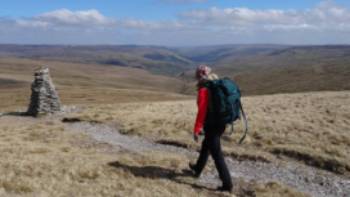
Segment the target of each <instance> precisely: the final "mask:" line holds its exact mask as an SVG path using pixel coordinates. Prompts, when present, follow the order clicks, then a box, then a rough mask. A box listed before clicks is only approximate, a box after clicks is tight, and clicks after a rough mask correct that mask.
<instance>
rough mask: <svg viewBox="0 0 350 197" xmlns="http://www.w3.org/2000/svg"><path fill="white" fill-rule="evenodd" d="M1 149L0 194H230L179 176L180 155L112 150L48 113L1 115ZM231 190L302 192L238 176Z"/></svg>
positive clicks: (182, 162)
mask: <svg viewBox="0 0 350 197" xmlns="http://www.w3.org/2000/svg"><path fill="white" fill-rule="evenodd" d="M0 151H1V154H0V161H1V165H0V196H152V197H153V196H162V197H163V196H235V195H234V194H228V193H219V192H215V191H213V190H210V189H206V188H205V187H202V186H200V185H198V184H197V183H196V181H195V179H193V178H190V177H184V176H182V173H181V172H182V169H185V168H186V167H187V162H188V159H187V158H186V157H185V156H184V155H179V154H175V153H165V152H140V153H137V154H135V153H130V152H127V151H124V150H118V149H114V148H112V147H111V146H110V145H108V144H103V143H97V142H95V141H92V140H91V139H90V138H88V137H87V136H84V135H81V134H77V133H75V132H72V131H69V130H66V127H65V126H64V125H63V123H61V122H60V121H59V120H54V119H51V118H41V119H32V118H27V117H16V116H3V117H1V118H0ZM271 184H272V185H271ZM235 191H236V192H235V193H236V194H237V195H238V196H247V194H255V195H257V196H268V194H269V193H270V194H272V193H273V194H275V196H301V195H302V194H300V193H298V192H295V191H293V190H290V189H288V188H286V187H284V186H281V185H279V184H275V183H268V184H258V183H245V182H243V181H242V183H240V187H238V188H236V189H235Z"/></svg>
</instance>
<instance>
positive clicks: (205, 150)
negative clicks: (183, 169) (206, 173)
mask: <svg viewBox="0 0 350 197" xmlns="http://www.w3.org/2000/svg"><path fill="white" fill-rule="evenodd" d="M208 157H209V147H208V139H207V137H205V138H204V140H203V142H202V148H201V151H200V154H199V157H198V160H197V163H196V165H194V166H193V168H194V170H195V173H196V175H197V176H199V175H200V174H201V173H202V171H203V169H204V167H205V164H206V163H207V161H208Z"/></svg>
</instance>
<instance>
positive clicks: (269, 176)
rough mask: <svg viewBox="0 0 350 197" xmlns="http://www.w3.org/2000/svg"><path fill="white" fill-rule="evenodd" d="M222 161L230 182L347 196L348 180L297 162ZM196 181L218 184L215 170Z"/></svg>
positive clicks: (112, 132) (115, 136) (109, 136)
mask: <svg viewBox="0 0 350 197" xmlns="http://www.w3.org/2000/svg"><path fill="white" fill-rule="evenodd" d="M66 127H68V128H69V130H74V131H75V132H80V133H85V134H88V135H89V136H91V137H92V138H93V139H95V140H97V141H99V142H104V143H108V144H110V145H113V146H116V147H118V148H122V149H125V150H128V151H132V152H144V151H165V152H174V153H178V154H185V155H188V156H189V157H191V158H193V157H196V156H197V155H198V153H197V152H195V151H193V150H189V149H185V148H180V147H176V146H171V145H163V144H157V143H154V142H151V141H148V140H146V139H144V138H140V137H136V136H127V135H122V134H120V133H119V132H118V131H117V130H116V129H115V128H113V127H112V126H108V125H104V124H92V123H87V122H78V123H67V124H66ZM226 161H227V164H228V166H229V168H230V171H231V176H232V178H233V179H237V178H243V179H245V180H256V181H258V182H269V181H276V182H281V183H283V184H285V185H288V186H290V187H293V188H296V189H297V190H299V191H301V192H304V193H307V194H310V195H311V196H315V197H328V196H334V197H347V196H349V195H350V179H347V178H343V177H340V176H337V175H335V174H332V173H330V172H326V171H322V170H318V169H315V168H312V167H308V166H305V165H301V164H298V163H294V162H288V163H287V162H284V163H279V164H276V163H262V162H254V161H241V162H239V161H236V160H233V159H231V158H226ZM199 182H200V183H201V184H205V185H211V186H213V185H219V179H218V177H217V173H216V172H215V171H211V172H206V173H204V174H203V175H202V176H201V178H200V179H199Z"/></svg>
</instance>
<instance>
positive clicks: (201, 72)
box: [195, 64, 218, 85]
mask: <svg viewBox="0 0 350 197" xmlns="http://www.w3.org/2000/svg"><path fill="white" fill-rule="evenodd" d="M195 77H196V79H197V81H198V84H199V85H200V84H201V83H204V82H206V81H211V80H215V79H218V76H217V75H216V74H214V73H212V71H211V68H210V67H209V66H207V65H204V64H201V65H199V66H198V67H197V69H196V74H195Z"/></svg>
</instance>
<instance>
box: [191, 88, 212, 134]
mask: <svg viewBox="0 0 350 197" xmlns="http://www.w3.org/2000/svg"><path fill="white" fill-rule="evenodd" d="M208 95H209V91H208V89H207V88H200V89H199V90H198V97H197V105H198V113H197V118H196V123H195V125H194V131H193V134H194V135H199V134H200V132H201V130H202V129H203V125H204V121H205V118H206V116H207V109H208Z"/></svg>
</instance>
